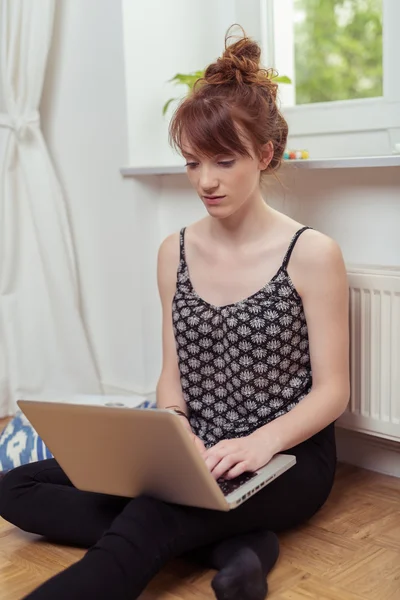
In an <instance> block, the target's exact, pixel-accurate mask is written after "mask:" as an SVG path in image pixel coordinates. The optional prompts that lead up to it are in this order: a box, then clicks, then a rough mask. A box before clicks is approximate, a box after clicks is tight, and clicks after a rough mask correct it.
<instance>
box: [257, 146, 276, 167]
mask: <svg viewBox="0 0 400 600" xmlns="http://www.w3.org/2000/svg"><path fill="white" fill-rule="evenodd" d="M273 157H274V144H273V143H272V142H271V141H269V142H267V143H266V144H264V146H263V147H262V149H261V156H260V162H259V169H260V171H265V169H266V168H267V167H268V165H269V163H270V162H271V160H272V159H273Z"/></svg>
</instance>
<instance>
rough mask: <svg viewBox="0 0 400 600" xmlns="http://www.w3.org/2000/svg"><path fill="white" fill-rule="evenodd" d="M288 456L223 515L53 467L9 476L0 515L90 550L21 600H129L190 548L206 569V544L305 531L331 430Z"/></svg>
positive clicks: (330, 466) (325, 489)
mask: <svg viewBox="0 0 400 600" xmlns="http://www.w3.org/2000/svg"><path fill="white" fill-rule="evenodd" d="M287 452H288V453H291V454H295V455H296V457H297V464H296V465H295V466H294V467H292V468H291V469H289V470H288V471H287V472H286V473H284V474H283V475H281V476H280V477H278V478H277V479H276V480H275V481H273V482H272V483H271V484H269V485H268V486H267V487H265V488H264V489H263V490H261V491H260V492H258V493H257V494H256V495H255V496H253V497H252V498H250V499H249V500H247V501H246V502H245V503H244V504H242V505H241V506H239V507H238V508H236V509H235V510H232V511H229V512H226V513H225V512H218V511H212V510H206V509H200V508H192V507H186V506H180V505H175V504H168V503H166V502H161V501H159V500H155V499H152V498H149V497H145V496H142V497H139V498H134V499H126V498H119V497H114V496H107V495H103V494H95V493H90V492H83V491H80V490H78V489H76V488H75V487H74V486H73V485H72V483H71V482H70V480H69V479H68V477H67V476H66V475H65V473H64V472H63V471H62V469H61V468H60V467H59V466H58V464H57V462H56V461H55V460H54V459H51V460H45V461H41V462H38V463H32V464H29V465H25V466H22V467H18V468H16V469H13V470H12V471H10V472H9V473H7V474H6V475H5V477H4V478H3V480H2V482H1V484H0V514H1V516H2V517H4V518H5V519H6V520H7V521H10V522H11V523H13V524H15V525H17V526H18V527H20V528H21V529H24V530H25V531H29V532H32V533H37V534H40V535H42V536H45V537H46V538H48V539H49V540H52V541H55V542H58V543H63V544H70V545H76V546H81V547H90V550H89V552H87V554H86V555H85V556H84V557H83V559H82V560H80V561H78V563H76V564H75V565H72V566H71V567H69V568H68V569H67V570H66V571H64V572H62V573H60V574H59V575H56V576H55V577H53V578H52V579H50V580H49V581H48V582H46V583H45V584H43V585H42V586H40V587H39V588H38V589H37V590H36V591H34V592H33V593H32V594H30V595H29V596H28V598H29V599H31V600H49V599H52V600H53V599H54V598H57V600H64V599H65V600H67V599H68V600H69V599H70V598H74V600H80V599H82V600H83V599H85V600H86V599H87V598H96V599H97V600H103V599H105V598H115V599H116V600H125V599H126V600H128V599H129V600H133V599H134V598H138V596H139V595H140V593H141V592H142V591H143V589H144V588H145V587H146V586H147V584H148V583H149V581H150V580H151V579H152V577H153V576H154V575H155V574H156V573H157V572H158V571H159V570H160V569H161V567H162V566H163V565H164V564H165V563H166V562H167V561H168V560H169V559H171V558H174V557H177V556H181V555H184V554H186V553H190V552H191V551H194V550H196V552H197V553H198V555H199V556H201V554H202V553H203V557H202V562H203V563H207V552H208V551H209V550H208V549H207V545H212V544H213V543H215V542H218V541H220V540H222V539H225V538H229V537H232V536H235V535H238V534H242V533H247V532H250V531H257V530H260V529H264V530H272V531H275V532H279V531H282V530H285V529H288V528H292V527H295V526H297V525H299V524H300V523H303V522H304V521H306V520H307V519H309V518H310V517H311V516H312V515H313V514H315V512H316V511H317V510H318V509H319V508H320V507H321V506H322V505H323V503H324V502H325V500H326V499H327V497H328V495H329V493H330V490H331V487H332V483H333V478H334V472H335V465H336V451H335V440H334V429H333V425H330V426H329V427H328V428H326V429H325V430H323V431H322V432H320V433H319V434H317V435H316V436H314V437H313V438H311V439H310V440H307V441H306V442H304V443H302V444H300V445H299V446H296V447H295V448H292V449H291V450H288V451H287ZM199 549H200V551H199ZM211 566H212V565H211Z"/></svg>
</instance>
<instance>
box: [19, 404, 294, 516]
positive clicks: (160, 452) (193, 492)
mask: <svg viewBox="0 0 400 600" xmlns="http://www.w3.org/2000/svg"><path fill="white" fill-rule="evenodd" d="M18 405H19V407H20V408H21V410H22V411H23V413H24V414H25V415H26V417H27V418H28V420H29V421H30V422H31V424H32V426H33V427H34V429H35V430H36V431H37V432H38V434H39V435H40V437H41V438H42V439H43V441H44V442H45V444H46V445H47V447H48V448H49V450H50V452H51V453H52V454H53V456H54V457H55V459H56V460H57V462H58V463H59V465H60V466H61V468H62V469H63V470H64V472H65V473H66V474H67V476H68V477H69V479H70V480H71V482H72V483H73V484H74V486H75V487H77V488H78V489H80V490H85V491H90V492H98V493H104V494H112V495H116V496H124V497H128V498H134V497H136V496H139V495H147V496H152V497H154V498H158V499H160V500H164V501H166V502H171V503H175V504H183V505H187V506H196V507H200V508H208V509H213V510H220V511H228V510H231V509H234V508H236V507H237V506H239V505H240V504H242V503H243V502H244V501H245V500H247V499H248V498H250V497H251V496H253V495H254V494H255V493H256V492H258V491H259V490H260V489H262V488H263V487H265V486H266V485H268V484H269V483H271V481H273V480H274V479H276V478H277V477H278V476H279V475H281V474H282V473H284V472H285V471H287V470H288V469H289V468H290V467H292V466H293V465H294V464H295V463H296V457H295V456H291V455H288V454H278V455H276V456H274V457H273V459H272V460H271V461H270V462H269V463H268V464H267V465H266V466H264V467H262V468H261V469H259V470H258V471H256V472H255V473H244V474H243V475H242V476H240V477H238V478H236V479H232V480H224V479H220V480H219V481H216V480H215V479H214V477H213V476H212V475H211V473H210V471H209V470H208V468H207V466H206V464H205V462H204V459H203V458H202V456H201V455H200V453H199V451H198V449H197V448H196V447H195V446H194V444H193V441H192V440H191V438H190V436H189V435H188V434H187V431H186V430H185V429H184V427H182V424H181V422H180V417H179V416H178V415H176V414H175V413H174V412H173V411H171V410H163V409H157V410H151V409H143V408H141V407H140V406H141V404H140V400H139V399H138V398H129V397H125V396H119V397H117V398H115V397H112V398H110V397H107V396H95V397H93V398H90V397H86V399H85V398H79V399H78V400H74V399H72V400H71V401H63V402H58V401H49V400H45V401H43V400H36V399H35V400H32V399H30V400H19V401H18Z"/></svg>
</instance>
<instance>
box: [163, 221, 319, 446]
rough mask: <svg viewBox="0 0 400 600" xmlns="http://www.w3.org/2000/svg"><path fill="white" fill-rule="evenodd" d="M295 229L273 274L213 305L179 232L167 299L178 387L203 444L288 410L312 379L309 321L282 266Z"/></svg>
mask: <svg viewBox="0 0 400 600" xmlns="http://www.w3.org/2000/svg"><path fill="white" fill-rule="evenodd" d="M306 229H309V228H308V227H303V228H302V229H300V230H299V231H297V233H296V234H295V235H294V237H293V239H292V241H291V243H290V245H289V248H288V250H287V252H286V255H285V257H284V259H283V262H282V265H281V267H280V268H279V270H278V271H277V273H276V274H275V275H274V277H272V279H271V280H270V281H269V282H268V283H267V284H266V285H265V286H264V287H263V288H261V289H260V290H259V291H258V292H256V293H255V294H253V295H252V296H249V297H248V298H246V299H245V300H241V301H239V302H235V303H234V304H229V305H226V306H221V307H219V306H213V305H212V304H209V303H208V302H206V301H205V300H203V299H202V298H200V297H199V296H198V294H197V293H196V291H195V290H194V289H193V286H192V283H191V281H190V276H189V270H188V266H187V264H186V258H185V229H182V230H181V232H180V262H179V268H178V274H177V286H176V293H175V296H174V299H173V304H172V317H173V327H174V334H175V340H176V346H177V354H178V363H179V370H180V377H181V386H182V391H183V396H184V399H185V401H186V403H187V406H188V414H189V420H190V424H191V426H192V429H193V431H194V433H195V434H196V435H197V436H199V437H200V439H202V440H203V442H204V443H205V445H206V446H207V447H209V446H212V445H213V444H215V443H217V442H219V441H220V440H222V439H227V438H233V437H241V436H246V435H249V434H251V433H252V432H253V431H255V430H256V429H258V428H259V427H262V426H263V425H265V424H266V423H268V422H269V421H272V420H273V419H276V418H277V417H279V416H281V415H283V414H285V413H286V412H288V411H290V410H291V409H292V408H293V407H294V406H296V404H298V402H300V400H302V399H303V398H304V397H305V396H306V395H307V394H308V393H309V391H310V389H311V384H312V376H311V364H310V354H309V343H308V331H307V322H306V318H305V314H304V309H303V303H302V300H301V298H300V296H299V294H298V293H297V291H296V289H295V287H294V285H293V283H292V281H291V279H290V277H289V274H288V272H287V266H288V263H289V259H290V256H291V253H292V250H293V248H294V246H295V244H296V242H297V240H298V238H299V236H300V235H301V234H302V233H303V231H305V230H306Z"/></svg>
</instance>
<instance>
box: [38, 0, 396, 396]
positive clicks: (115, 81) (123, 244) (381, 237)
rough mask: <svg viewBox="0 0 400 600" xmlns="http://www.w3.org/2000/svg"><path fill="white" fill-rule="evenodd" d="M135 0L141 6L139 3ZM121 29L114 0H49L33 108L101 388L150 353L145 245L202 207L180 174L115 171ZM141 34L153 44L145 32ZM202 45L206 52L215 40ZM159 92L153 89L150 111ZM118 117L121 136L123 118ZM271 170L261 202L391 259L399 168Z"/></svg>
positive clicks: (143, 368)
mask: <svg viewBox="0 0 400 600" xmlns="http://www.w3.org/2000/svg"><path fill="white" fill-rule="evenodd" d="M256 1H258V0H252V2H256ZM224 2H225V0H218V2H217V4H216V6H217V8H218V10H219V11H220V12H218V11H216V13H215V14H216V15H217V16H218V15H219V17H218V19H219V21H218V23H219V24H218V26H216V29H215V31H217V30H219V32H220V33H221V32H222V31H223V30H224V28H225V21H224V19H225V16H226V15H227V14H228V13H225V12H224V10H223V9H224V6H223V4H224ZM131 4H132V5H133V4H136V3H133V2H132V3H131ZM140 4H141V7H142V8H143V10H144V11H148V12H147V15H149V14H150V16H151V11H149V6H150V5H149V4H146V5H145V4H144V3H140ZM235 4H236V3H235ZM239 4H240V2H239ZM168 5H169V6H170V4H168ZM152 6H153V8H154V5H152ZM207 6H208V9H211V8H212V4H207ZM225 8H226V7H225ZM185 14H186V13H185ZM208 15H210V13H208ZM231 17H232V15H229V18H231ZM216 18H217V17H216ZM242 22H243V21H242ZM132 23H133V22H132ZM146 27H147V29H148V26H146V24H145V23H143V24H142V26H141V29H142V30H143V31H144V30H145V29H146ZM128 30H129V28H128ZM205 30H206V27H205V26H203V30H202V31H203V33H204V32H205ZM128 32H129V31H128ZM125 33H127V29H126V28H125ZM136 33H137V29H135V28H134V27H133V28H132V35H136ZM148 33H149V34H150V32H149V31H148ZM223 33H224V31H223ZM122 37H123V25H122V8H121V6H120V3H118V2H116V1H115V0H85V2H84V3H83V2H81V1H80V0H59V1H58V2H57V15H56V25H55V32H54V43H53V48H52V53H51V58H50V64H49V69H48V73H47V78H46V83H45V90H44V96H43V102H42V107H41V113H42V122H43V128H44V133H45V136H46V138H47V140H48V143H49V147H50V151H51V153H52V156H53V158H54V162H55V165H56V169H57V171H58V174H59V176H60V179H61V182H62V184H63V186H64V189H65V190H66V201H67V206H68V211H69V214H70V219H71V224H72V228H73V236H74V240H75V245H76V252H77V259H78V267H79V274H80V280H81V285H82V297H83V308H84V313H85V316H86V321H87V325H88V328H89V332H90V335H91V339H92V343H93V346H94V350H95V354H96V357H97V362H98V367H99V370H100V372H101V375H102V380H103V383H104V385H105V389H106V391H107V390H111V391H112V390H115V391H120V392H123V391H124V390H125V391H139V392H140V391H143V392H151V391H152V390H154V389H155V385H156V381H157V377H158V373H159V368H160V362H161V319H160V306H159V300H158V295H157V290H156V254H157V248H158V245H159V243H160V241H161V240H162V239H163V238H164V237H165V236H166V235H168V234H169V233H170V232H172V231H176V230H177V229H179V228H180V227H182V226H184V225H186V224H188V223H190V222H191V221H193V220H196V219H198V218H200V217H201V216H202V215H203V214H204V209H203V207H202V205H201V203H200V201H199V200H198V198H197V197H196V194H195V193H194V192H193V190H191V188H190V186H189V184H188V182H187V180H186V177H185V176H184V175H177V176H163V177H141V178H136V179H125V180H123V179H122V178H121V176H120V174H119V169H120V167H121V166H124V165H127V164H129V162H130V159H129V153H128V124H127V116H126V108H127V107H126V89H125V65H124V47H123V39H122ZM142 39H149V40H150V41H149V44H150V46H149V47H150V48H152V49H153V50H154V48H155V44H154V38H153V39H150V38H148V37H147V38H146V36H142ZM222 40H223V36H222ZM207 43H208V39H207V38H204V44H203V45H205V46H207ZM198 47H200V46H198ZM210 48H211V46H210ZM212 48H213V49H212V52H211V50H210V58H212V56H211V54H212V53H214V52H216V51H217V47H216V46H212ZM220 50H221V38H220V39H219V41H218V52H219V51H220ZM154 51H156V52H158V53H159V54H158V56H159V57H161V58H162V60H161V58H160V64H163V65H164V67H165V72H163V74H162V77H163V78H164V76H167V77H168V76H169V75H170V74H171V73H172V72H175V71H176V70H178V69H177V68H176V67H177V65H176V63H173V64H169V66H168V65H165V64H164V63H165V60H164V57H163V56H162V53H160V51H159V50H154ZM183 57H184V58H185V60H186V57H185V56H184V55H183ZM140 58H143V56H142V55H141V56H140ZM152 60H153V62H154V55H153V58H152ZM174 60H175V59H174ZM191 60H193V62H191V63H190V61H189V60H188V62H184V63H183V66H182V70H183V69H184V68H186V67H190V68H197V66H198V63H197V58H196V56H193V57H192V59H191ZM154 64H157V62H154ZM192 65H193V67H192ZM164 67H163V68H164ZM128 71H129V69H128V68H127V76H128V78H129V73H128ZM138 81H140V80H136V83H135V77H133V76H132V74H131V79H130V80H129V82H128V86H130V88H129V89H128V95H127V97H128V102H131V101H134V100H135V90H137V89H138V87H137V86H138ZM135 86H136V87H135ZM167 91H168V90H167ZM164 98H165V96H164V94H163V93H162V94H160V96H159V97H158V98H157V102H156V104H157V107H155V108H157V111H158V109H159V106H158V103H159V102H162V101H163V100H164ZM149 101H152V99H151V97H149ZM140 114H141V113H140V112H139V113H138V117H140ZM157 114H158V112H157ZM137 125H138V126H139V125H140V119H139V118H138V120H137ZM159 125H160V121H158V125H157V126H159ZM165 126H166V124H165V123H163V124H162V127H165ZM129 127H130V128H131V131H130V134H129V135H132V132H133V131H135V129H134V127H135V124H134V123H133V122H132V121H131V122H130V123H129ZM132 127H133V129H132ZM149 139H150V138H149ZM153 148H154V147H153V146H152V145H151V144H150V143H149V145H148V147H147V150H146V152H147V153H148V154H147V156H146V155H145V154H143V163H145V162H147V161H148V160H150V159H151V158H154V157H152V154H151V153H150V150H151V149H153ZM164 150H165V147H164ZM164 150H162V151H160V152H164ZM131 151H132V150H131ZM135 152H137V155H136V158H137V160H138V161H140V160H141V156H142V155H141V154H140V149H139V148H136V149H134V150H133V155H131V156H134V155H135V154H134V153H135ZM155 152H156V154H155V155H154V156H156V155H157V152H158V149H157V148H156V151H155ZM154 161H155V158H154ZM154 161H153V162H152V164H153V163H154ZM281 180H282V185H280V184H275V183H274V182H273V180H272V179H271V184H270V186H269V187H268V190H267V193H266V196H267V198H268V199H269V200H270V201H271V203H272V204H273V205H274V206H276V207H277V208H280V209H281V210H283V211H285V212H287V213H288V214H290V215H291V216H293V217H294V218H296V219H298V220H300V221H302V222H303V223H307V224H309V225H311V226H314V227H316V228H317V229H320V230H322V231H324V232H326V233H327V234H329V235H331V236H333V237H334V238H335V239H337V240H338V242H339V243H340V244H341V246H342V249H343V252H344V256H345V259H346V260H347V261H348V262H352V263H365V264H368V263H374V264H377V263H378V264H379V263H380V264H387V265H396V264H397V265H398V264H399V263H400V236H399V235H398V227H399V223H400V202H399V200H400V169H398V168H392V169H389V168H384V169H349V170H332V171H307V170H302V171H300V170H299V171H297V172H296V173H295V174H293V173H288V174H286V175H284V174H282V175H281Z"/></svg>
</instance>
